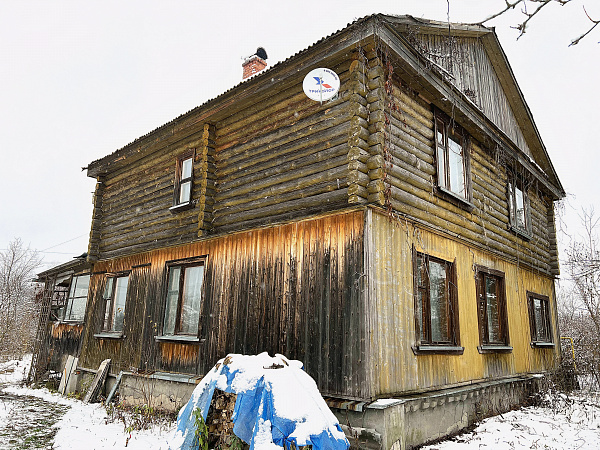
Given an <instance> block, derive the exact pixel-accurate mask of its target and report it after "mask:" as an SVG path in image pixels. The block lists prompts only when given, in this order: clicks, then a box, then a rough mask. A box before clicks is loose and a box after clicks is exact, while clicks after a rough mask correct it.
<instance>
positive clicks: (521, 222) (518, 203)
mask: <svg viewBox="0 0 600 450" xmlns="http://www.w3.org/2000/svg"><path fill="white" fill-rule="evenodd" d="M508 211H509V216H510V217H509V221H510V226H511V228H512V229H513V230H515V231H517V232H519V233H521V234H523V233H524V234H527V235H528V234H530V233H531V219H530V213H529V198H528V196H527V190H526V188H525V185H524V183H523V180H522V178H521V177H519V176H517V175H516V174H515V173H514V172H513V171H512V170H510V169H509V171H508Z"/></svg>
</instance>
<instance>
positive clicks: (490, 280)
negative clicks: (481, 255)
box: [475, 266, 511, 350]
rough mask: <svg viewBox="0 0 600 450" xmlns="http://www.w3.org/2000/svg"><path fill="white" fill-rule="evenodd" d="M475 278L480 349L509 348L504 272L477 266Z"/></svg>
mask: <svg viewBox="0 0 600 450" xmlns="http://www.w3.org/2000/svg"><path fill="white" fill-rule="evenodd" d="M475 280H476V283H477V286H476V288H477V316H478V319H479V340H480V343H481V349H486V347H487V348H488V349H492V350H511V348H510V347H508V345H509V341H508V318H507V313H506V292H505V285H504V274H503V273H502V272H499V271H497V270H492V269H487V268H484V267H479V266H478V267H477V276H476V279H475Z"/></svg>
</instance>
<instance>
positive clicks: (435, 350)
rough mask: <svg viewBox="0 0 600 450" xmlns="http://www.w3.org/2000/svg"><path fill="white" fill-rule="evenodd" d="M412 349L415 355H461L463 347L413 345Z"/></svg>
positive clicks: (463, 350)
mask: <svg viewBox="0 0 600 450" xmlns="http://www.w3.org/2000/svg"><path fill="white" fill-rule="evenodd" d="M412 351H413V353H414V354H415V355H433V354H447V355H462V354H463V353H464V352H465V348H464V347H460V346H457V345H414V346H413V347H412Z"/></svg>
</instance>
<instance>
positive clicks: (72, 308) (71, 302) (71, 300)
mask: <svg viewBox="0 0 600 450" xmlns="http://www.w3.org/2000/svg"><path fill="white" fill-rule="evenodd" d="M89 286H90V275H89V274H85V275H75V276H73V279H72V280H71V287H70V289H69V296H68V297H67V301H66V304H65V309H64V317H63V320H64V321H66V322H83V319H84V317H85V307H86V305H87V295H88V288H89Z"/></svg>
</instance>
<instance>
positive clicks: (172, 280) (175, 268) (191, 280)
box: [163, 260, 204, 336]
mask: <svg viewBox="0 0 600 450" xmlns="http://www.w3.org/2000/svg"><path fill="white" fill-rule="evenodd" d="M203 281H204V260H196V261H193V262H188V263H185V264H171V265H169V266H168V276H167V299H166V307H165V319H164V323H163V335H189V336H197V335H198V326H199V321H200V306H201V305H202V283H203Z"/></svg>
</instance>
